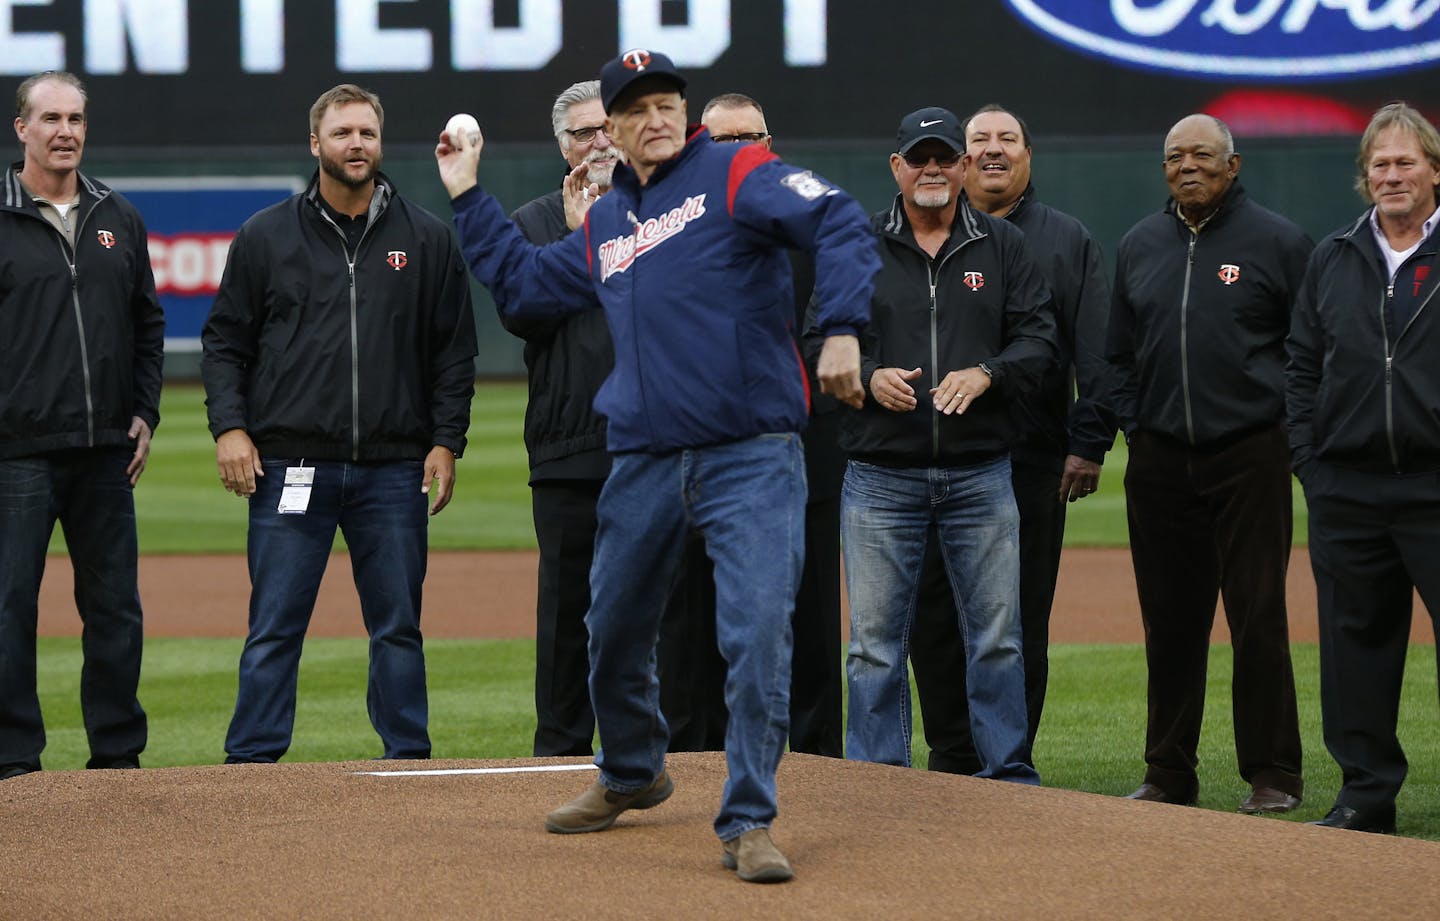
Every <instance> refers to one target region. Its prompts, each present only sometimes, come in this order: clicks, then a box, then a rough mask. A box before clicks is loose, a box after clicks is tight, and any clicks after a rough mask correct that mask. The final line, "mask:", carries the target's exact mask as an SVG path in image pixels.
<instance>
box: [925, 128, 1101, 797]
mask: <svg viewBox="0 0 1440 921" xmlns="http://www.w3.org/2000/svg"><path fill="white" fill-rule="evenodd" d="M965 143H966V146H967V149H968V151H969V153H970V156H971V158H972V163H971V166H970V169H969V170H968V171H967V172H966V173H965V193H966V195H967V196H968V198H969V201H970V204H971V206H972V207H974V208H977V209H978V210H980V211H983V212H985V213H986V214H989V215H992V216H994V217H997V218H1003V219H1004V220H1006V221H1008V222H1009V223H1011V224H1014V225H1015V226H1016V227H1019V228H1020V229H1021V230H1023V231H1025V239H1026V242H1027V243H1028V244H1029V245H1030V248H1031V250H1032V252H1033V253H1034V255H1035V258H1036V260H1038V261H1039V263H1040V270H1041V272H1042V273H1043V274H1044V275H1045V279H1046V281H1047V282H1048V283H1049V285H1050V289H1051V291H1052V293H1053V294H1054V297H1055V321H1056V324H1057V329H1056V332H1057V337H1056V344H1057V346H1058V348H1059V362H1058V363H1057V364H1056V365H1055V366H1053V367H1052V368H1051V370H1050V371H1049V372H1048V373H1047V374H1046V375H1045V378H1044V380H1043V381H1042V382H1041V385H1040V387H1039V388H1038V389H1037V390H1035V391H1034V392H1033V393H1031V394H1029V395H1028V396H1026V397H1025V398H1023V399H1021V400H1018V401H1016V404H1015V406H1014V407H1013V408H1014V413H1015V419H1016V424H1017V428H1018V439H1017V441H1016V442H1015V444H1014V445H1013V446H1012V449H1011V472H1010V479H1011V485H1012V486H1013V487H1014V490H1015V503H1016V506H1017V507H1018V509H1019V512H1020V628H1021V636H1022V637H1023V650H1024V658H1025V709H1026V713H1027V716H1028V722H1029V726H1030V730H1029V736H1028V738H1029V743H1030V745H1031V747H1032V748H1033V746H1034V744H1035V736H1036V733H1037V731H1038V730H1039V728H1040V715H1041V713H1042V711H1043V709H1044V706H1045V689H1046V685H1047V684H1048V681H1049V672H1050V664H1049V645H1050V608H1051V605H1052V603H1053V602H1054V599H1055V584H1056V581H1057V579H1058V577H1059V572H1060V551H1061V545H1062V544H1063V543H1064V537H1065V507H1066V504H1067V503H1068V502H1075V501H1077V500H1079V499H1083V498H1085V497H1086V496H1088V495H1090V494H1091V493H1093V492H1094V491H1095V488H1096V486H1097V485H1098V484H1099V480H1100V465H1101V462H1102V461H1103V460H1104V457H1105V452H1106V451H1107V450H1108V449H1109V448H1110V445H1111V443H1112V442H1113V441H1114V440H1115V429H1116V422H1115V417H1114V413H1113V412H1112V411H1111V410H1110V408H1109V388H1110V387H1111V375H1110V374H1109V365H1108V364H1107V362H1106V361H1105V324H1106V321H1107V320H1108V319H1109V316H1110V282H1109V280H1108V279H1107V278H1106V276H1105V263H1104V260H1103V258H1102V257H1101V254H1100V246H1099V244H1097V243H1096V242H1095V240H1094V238H1092V237H1091V236H1090V232H1089V231H1088V230H1086V229H1085V226H1084V225H1083V224H1081V223H1080V222H1079V221H1078V220H1076V219H1075V218H1073V217H1071V216H1070V215H1068V214H1065V213H1064V212H1062V211H1059V210H1057V209H1055V208H1052V207H1050V206H1049V205H1048V204H1046V203H1045V202H1044V201H1042V200H1041V199H1040V198H1039V197H1038V196H1037V194H1036V192H1035V187H1034V186H1033V185H1032V184H1031V182H1030V157H1031V147H1030V132H1029V129H1028V128H1027V127H1026V125H1025V123H1024V121H1023V120H1021V118H1020V117H1019V116H1018V115H1015V114H1014V113H1012V112H1009V111H1007V110H1005V109H1004V108H1003V107H1001V106H998V105H993V104H991V105H986V106H982V107H981V108H980V109H979V110H978V111H976V112H975V114H974V115H971V116H970V118H969V119H967V120H966V122H965ZM1077 389H1078V395H1079V398H1078V399H1077V398H1076V393H1077ZM920 591H921V595H920V599H919V601H918V603H917V606H916V610H915V632H914V642H913V643H912V644H911V651H910V661H911V664H912V665H913V666H914V668H915V683H916V685H917V687H918V689H919V694H920V708H921V714H922V716H923V721H924V724H925V740H926V742H927V743H928V744H929V746H930V760H929V767H930V770H932V771H947V772H950V773H957V774H971V773H974V772H975V771H978V770H979V769H980V762H979V760H978V759H977V758H976V756H975V746H974V743H973V742H972V741H971V739H970V712H969V707H968V706H967V704H966V698H965V681H964V675H965V643H964V641H963V640H962V639H961V637H960V634H959V631H958V630H957V629H956V620H955V608H954V605H953V604H952V603H951V599H950V586H949V584H948V583H947V581H946V577H945V571H944V568H943V567H942V566H941V565H940V558H939V555H938V554H936V553H928V554H927V555H926V560H925V575H924V577H923V579H922V581H921V589H920Z"/></svg>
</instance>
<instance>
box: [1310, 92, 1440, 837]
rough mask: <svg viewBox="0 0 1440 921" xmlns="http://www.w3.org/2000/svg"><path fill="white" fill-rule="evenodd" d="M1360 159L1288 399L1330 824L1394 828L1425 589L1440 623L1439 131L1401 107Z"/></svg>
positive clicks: (1318, 276) (1323, 264)
mask: <svg viewBox="0 0 1440 921" xmlns="http://www.w3.org/2000/svg"><path fill="white" fill-rule="evenodd" d="M1358 163H1359V168H1360V175H1359V177H1358V181H1357V183H1356V187H1357V188H1358V189H1359V190H1360V194H1361V195H1362V196H1363V197H1364V199H1365V200H1366V201H1368V202H1371V203H1372V204H1373V207H1372V208H1370V209H1369V210H1367V211H1366V212H1365V213H1364V214H1362V215H1361V216H1360V218H1359V219H1358V220H1356V221H1355V222H1354V223H1353V224H1351V225H1349V226H1347V227H1343V228H1341V229H1340V230H1338V231H1336V232H1335V233H1333V234H1331V235H1330V236H1329V237H1327V238H1326V239H1325V240H1324V241H1322V242H1321V244H1320V245H1319V246H1318V247H1317V248H1316V249H1315V253H1314V255H1313V256H1312V257H1311V259H1310V265H1309V267H1308V268H1307V269H1306V272H1305V280H1304V283H1303V284H1302V285H1301V286H1300V296H1299V298H1298V299H1297V303H1296V307H1295V316H1294V323H1293V325H1292V326H1291V330H1290V339H1289V342H1288V348H1289V354H1290V363H1289V366H1288V367H1287V369H1286V387H1285V398H1286V409H1287V413H1288V422H1289V428H1290V448H1291V451H1292V453H1293V457H1294V462H1295V470H1296V472H1297V474H1298V475H1299V477H1300V481H1301V483H1302V485H1304V487H1305V499H1306V501H1307V503H1308V505H1309V509H1310V562H1311V565H1312V566H1313V567H1314V570H1315V587H1316V589H1317V592H1316V597H1317V599H1318V603H1319V615H1320V710H1321V713H1322V715H1323V717H1324V723H1325V745H1326V747H1328V748H1329V749H1330V754H1331V755H1332V756H1334V758H1335V760H1336V762H1338V763H1339V765H1340V769H1341V772H1342V773H1343V775H1344V786H1343V787H1342V788H1341V789H1340V792H1339V795H1338V796H1336V797H1335V806H1334V808H1332V809H1331V810H1330V813H1329V814H1328V815H1326V816H1325V818H1324V819H1322V820H1320V821H1319V822H1318V823H1316V824H1319V825H1325V826H1329V827H1332V828H1348V829H1353V830H1356V831H1370V832H1393V831H1394V830H1395V798H1396V796H1397V795H1398V794H1399V792H1400V786H1401V784H1403V783H1404V782H1405V772H1406V761H1405V753H1404V752H1403V751H1402V750H1401V748H1400V740H1399V739H1398V738H1397V737H1396V735H1395V722H1396V715H1397V713H1398V712H1399V707H1400V682H1401V678H1402V677H1403V675H1404V672H1405V654H1406V651H1407V648H1408V645H1409V638H1410V616H1411V607H1412V605H1413V601H1412V598H1413V594H1414V590H1415V589H1417V588H1418V589H1419V591H1420V597H1421V598H1422V599H1424V601H1425V606H1426V608H1428V609H1429V613H1430V619H1431V622H1432V624H1437V625H1440V620H1437V618H1440V567H1437V565H1436V561H1437V560H1440V425H1436V419H1437V418H1440V362H1437V361H1436V347H1437V344H1440V339H1437V337H1440V325H1437V324H1440V319H1437V316H1440V315H1437V311H1440V302H1437V301H1440V296H1437V290H1440V209H1437V204H1440V134H1437V133H1436V131H1435V128H1434V126H1433V125H1431V124H1430V123H1429V122H1428V121H1426V120H1425V118H1424V116H1422V115H1421V114H1420V113H1419V112H1417V111H1415V110H1414V109H1412V108H1411V107H1410V106H1408V105H1405V104H1404V103H1392V104H1391V105H1388V106H1385V107H1384V108H1382V109H1380V110H1379V111H1378V112H1376V113H1375V116H1374V117H1373V118H1372V119H1371V121H1370V126H1369V127H1368V128H1367V129H1366V130H1365V134H1364V136H1363V137H1362V138H1361V140H1360V156H1359V158H1358ZM1377 305H1378V309H1377Z"/></svg>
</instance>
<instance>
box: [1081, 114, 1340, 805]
mask: <svg viewBox="0 0 1440 921" xmlns="http://www.w3.org/2000/svg"><path fill="white" fill-rule="evenodd" d="M1162 165H1163V167H1164V170H1165V181H1166V183H1167V185H1168V186H1169V188H1170V196H1171V198H1170V201H1169V202H1167V203H1166V206H1165V208H1164V210H1162V211H1160V212H1159V213H1157V214H1152V215H1150V216H1149V217H1146V218H1145V219H1143V220H1141V221H1140V222H1139V223H1138V224H1136V225H1135V226H1134V227H1132V228H1131V229H1130V231H1129V232H1128V233H1126V235H1125V236H1124V238H1122V239H1121V241H1120V246H1119V249H1118V251H1117V254H1116V265H1115V286H1114V292H1113V307H1112V312H1111V316H1110V327H1109V331H1108V352H1109V357H1110V359H1111V361H1112V362H1114V364H1115V366H1116V367H1115V371H1116V374H1117V379H1118V387H1117V395H1116V399H1115V409H1116V413H1117V415H1118V416H1119V419H1120V423H1121V426H1122V427H1123V429H1124V431H1125V439H1126V441H1127V443H1128V444H1129V446H1130V459H1129V464H1128V467H1127V469H1126V472H1125V497H1126V502H1127V515H1128V518H1129V525H1130V553H1131V556H1132V558H1133V561H1134V565H1135V583H1136V587H1137V588H1138V589H1139V595H1140V616H1141V618H1142V620H1143V621H1144V623H1145V658H1146V664H1147V665H1148V667H1149V685H1148V689H1147V701H1148V717H1147V722H1146V731H1145V762H1146V765H1147V769H1146V772H1145V781H1144V783H1143V784H1142V785H1141V786H1140V788H1139V789H1138V790H1136V791H1135V792H1134V793H1131V794H1130V798H1131V799H1139V800H1149V801H1155V802H1166V803H1179V804H1193V803H1195V801H1196V799H1197V796H1198V794H1199V781H1198V779H1197V776H1196V770H1195V768H1196V761H1197V759H1196V749H1197V747H1198V745H1199V741H1200V724H1201V717H1202V714H1203V711H1204V705H1205V670H1206V664H1207V659H1208V653H1209V645H1210V629H1211V626H1212V624H1213V622H1214V619H1215V605H1216V601H1217V598H1218V597H1223V598H1224V600H1225V616H1226V619H1227V621H1228V622H1229V625H1230V636H1231V643H1232V645H1233V648H1234V662H1235V676H1234V680H1233V684H1232V697H1233V700H1232V705H1233V708H1234V717H1235V750H1236V754H1237V756H1238V758H1239V766H1240V776H1241V777H1242V778H1244V780H1245V781H1246V782H1247V783H1248V784H1249V785H1250V787H1251V791H1250V794H1249V795H1248V796H1247V797H1246V798H1245V800H1244V801H1243V802H1242V803H1240V806H1239V811H1240V812H1244V813H1280V812H1289V811H1291V810H1292V809H1294V808H1295V807H1296V806H1298V805H1300V798H1301V796H1302V794H1303V791H1304V784H1303V781H1302V779H1301V775H1300V728H1299V723H1298V719H1297V716H1296V705H1295V679H1294V675H1293V671H1292V668H1291V663H1290V637H1289V626H1288V623H1287V620H1286V609H1285V570H1286V567H1287V565H1288V563H1289V560H1290V532H1291V499H1290V465H1289V458H1288V456H1287V451H1286V443H1285V432H1284V429H1283V427H1282V425H1281V421H1282V416H1283V413H1284V361H1285V357H1284V353H1285V350H1284V339H1285V332H1286V329H1287V328H1288V326H1289V320H1290V307H1291V302H1292V301H1293V299H1294V296H1295V292H1296V291H1297V290H1298V288H1299V285H1300V277H1301V275H1302V274H1303V272H1304V268H1305V259H1306V257H1307V256H1308V255H1309V254H1310V250H1311V247H1312V243H1311V241H1310V238H1309V237H1307V236H1306V235H1305V234H1304V232H1303V231H1301V230H1300V228H1298V227H1296V226H1295V225H1294V224H1293V223H1291V222H1290V221H1288V220H1286V219H1285V218H1283V217H1281V216H1280V215H1278V214H1275V213H1274V212H1272V211H1268V210H1266V209H1265V208H1262V207H1260V205H1258V204H1256V203H1255V202H1254V201H1252V200H1250V199H1249V198H1248V197H1247V196H1246V194H1245V190H1244V189H1243V188H1241V186H1240V183H1239V182H1238V181H1237V176H1238V175H1239V173H1240V156H1239V155H1238V154H1237V153H1235V145H1234V141H1233V139H1232V138H1231V136H1230V131H1229V129H1228V128H1227V127H1226V126H1225V124H1224V123H1223V122H1221V121H1220V120H1219V119H1217V118H1213V117H1211V116H1209V115H1189V116H1186V117H1185V118H1182V119H1181V120H1180V121H1179V122H1177V123H1176V124H1175V126H1174V127H1173V128H1171V129H1170V133H1169V134H1168V135H1167V136H1166V138H1165V148H1164V159H1163V161H1162Z"/></svg>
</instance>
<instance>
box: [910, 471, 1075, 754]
mask: <svg viewBox="0 0 1440 921" xmlns="http://www.w3.org/2000/svg"><path fill="white" fill-rule="evenodd" d="M1010 483H1011V485H1012V486H1013V487H1014V489H1015V505H1016V508H1017V509H1018V510H1019V512H1020V634H1021V649H1022V652H1023V655H1024V657H1025V711H1026V716H1027V720H1028V724H1029V730H1028V733H1027V744H1026V751H1025V754H1026V759H1027V760H1029V761H1030V763H1031V764H1034V759H1033V757H1032V755H1031V750H1032V749H1033V748H1034V745H1035V735H1036V733H1037V732H1038V731H1039V729H1040V715H1041V713H1042V712H1043V711H1044V709H1045V688H1046V685H1047V684H1048V683H1049V680H1050V609H1051V607H1052V605H1053V603H1054V601H1055V582H1056V579H1057V578H1058V576H1059V573H1060V550H1061V547H1062V545H1063V543H1064V538H1065V503H1064V502H1060V501H1058V498H1057V497H1058V496H1059V494H1060V474H1059V473H1058V472H1055V471H1051V470H1047V469H1044V468H1042V467H1034V466H1029V465H1022V464H1015V465H1014V466H1013V467H1012V469H1011V471H1010ZM922 567H923V568H922V572H921V576H920V596H919V599H918V601H917V604H916V607H915V624H914V627H913V628H912V632H911V645H910V664H911V665H912V666H913V667H914V669H915V686H916V690H917V691H918V692H919V696H920V714H921V719H922V722H923V723H924V730H925V744H926V745H928V746H929V747H930V759H929V768H930V770H932V771H945V772H947V773H951V774H977V773H979V772H980V768H981V764H980V757H979V756H978V755H977V754H975V742H974V740H973V739H972V738H971V736H970V705H969V702H968V701H967V699H966V693H965V643H964V641H963V640H961V638H960V629H959V627H958V626H957V623H958V619H957V615H956V612H955V598H954V595H953V594H952V593H951V591H950V582H949V580H948V578H947V577H946V575H945V567H944V565H942V563H941V561H940V552H939V549H938V547H937V544H936V541H934V540H931V541H929V542H927V550H926V553H925V562H924V563H923V564H922Z"/></svg>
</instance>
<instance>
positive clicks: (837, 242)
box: [452, 130, 879, 453]
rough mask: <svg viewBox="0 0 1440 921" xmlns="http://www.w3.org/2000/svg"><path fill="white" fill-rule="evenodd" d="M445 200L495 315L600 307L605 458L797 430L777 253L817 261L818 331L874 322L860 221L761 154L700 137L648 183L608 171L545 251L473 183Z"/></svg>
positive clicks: (828, 194)
mask: <svg viewBox="0 0 1440 921" xmlns="http://www.w3.org/2000/svg"><path fill="white" fill-rule="evenodd" d="M452 204H453V205H454V208H455V223H456V226H457V227H458V228H459V231H460V240H461V248H462V250H463V251H464V254H465V259H466V261H467V262H468V263H469V264H470V268H471V271H472V272H474V274H475V277H476V278H478V279H479V280H480V281H481V282H482V283H484V284H485V285H486V286H487V287H488V288H489V289H490V293H491V294H492V295H493V296H494V298H495V302H496V304H497V305H499V306H500V308H501V309H502V310H503V311H504V312H505V313H507V314H523V315H532V316H558V315H561V314H566V313H572V312H574V311H576V310H583V309H587V308H590V307H594V306H595V305H596V304H597V303H598V304H599V305H600V306H602V307H603V308H604V309H605V316H606V320H607V321H608V322H609V325H610V334H611V339H612V340H613V342H614V347H615V370H614V371H613V372H612V373H611V375H610V377H609V378H608V379H607V380H606V382H605V385H604V386H603V387H602V388H601V390H600V393H599V395H598V396H597V398H596V401H595V408H596V409H597V410H599V411H600V412H601V413H603V414H604V415H605V416H606V417H607V418H608V420H609V448H610V450H611V451H612V452H616V453H618V452H624V451H646V452H652V453H661V452H665V451H671V450H676V449H679V448H688V447H699V446H703V445H710V444H721V443H724V442H729V441H738V440H740V439H743V438H749V437H752V436H755V435H760V434H765V433H772V432H798V431H801V430H803V429H804V428H805V422H806V416H807V413H808V403H809V386H808V383H807V379H806V373H805V368H804V364H803V362H802V361H801V360H800V355H799V351H798V350H797V348H796V345H795V341H794V339H793V338H792V335H791V330H792V327H793V325H794V313H795V306H794V296H793V294H792V290H791V283H790V270H789V264H788V259H787V256H786V252H785V250H786V248H787V247H797V248H800V249H808V250H813V251H814V252H815V254H816V278H817V282H816V288H815V290H816V296H817V298H818V299H819V302H820V304H821V305H822V310H821V328H822V329H823V330H825V331H826V332H827V333H829V334H844V333H850V334H854V333H858V332H859V331H860V330H861V329H863V328H864V326H865V324H866V322H867V321H868V318H869V305H870V295H871V289H872V279H873V276H874V274H875V271H876V270H877V268H878V266H879V263H878V260H877V259H876V256H875V244H874V239H873V237H872V236H871V234H870V230H869V227H868V225H867V222H866V217H865V212H864V211H863V210H862V209H861V207H860V206H859V204H857V203H856V202H855V201H854V200H853V199H851V198H850V197H849V196H848V195H846V194H845V193H844V192H841V191H840V190H839V189H837V188H835V187H833V186H831V185H829V184H828V183H826V182H825V181H824V180H822V179H820V178H819V177H816V176H813V175H811V174H810V173H809V172H808V171H804V170H799V169H796V168H794V167H790V166H786V165H785V164H784V163H782V162H780V160H779V159H778V158H777V157H775V155H774V154H772V153H770V152H769V151H768V150H766V149H765V148H763V147H761V146H759V145H734V144H714V143H712V142H711V141H710V136H709V133H708V132H706V131H703V130H701V131H698V132H696V133H695V134H693V135H691V137H690V138H689V140H688V142H687V143H686V144H685V146H684V148H682V150H681V151H680V153H679V154H677V155H676V156H675V157H674V158H673V159H671V160H669V161H667V162H665V163H663V164H661V165H660V166H659V167H658V168H657V169H656V170H655V171H654V173H652V174H651V176H650V180H649V182H648V183H647V184H646V185H644V186H641V185H640V183H639V180H638V178H637V177H636V175H635V173H634V171H633V170H631V169H630V168H628V167H623V166H622V167H617V168H616V171H615V178H614V184H613V186H612V187H611V190H610V192H609V193H607V194H606V195H605V196H604V197H603V198H601V199H600V200H599V201H598V202H597V203H596V204H595V205H594V206H592V207H591V209H590V213H589V214H588V215H587V216H586V219H585V225H584V226H583V227H582V228H581V230H580V231H577V232H576V233H572V234H570V235H569V236H568V237H566V238H565V239H563V240H561V241H560V242H558V243H554V244H551V245H550V246H546V247H543V248H542V247H536V246H533V245H532V244H530V243H529V242H528V241H527V240H526V239H525V238H524V237H523V236H522V235H521V234H520V231H519V230H518V229H517V228H516V227H515V225H514V224H512V223H511V222H509V221H508V220H506V218H505V213H504V211H503V210H502V209H501V207H500V203H499V202H497V201H496V200H495V199H494V198H493V197H492V196H490V195H489V194H487V193H485V192H484V191H483V190H481V189H480V188H478V187H477V188H474V189H471V190H469V191H466V192H464V193H462V194H461V195H460V196H458V197H457V198H456V199H455V200H454V202H452Z"/></svg>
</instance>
